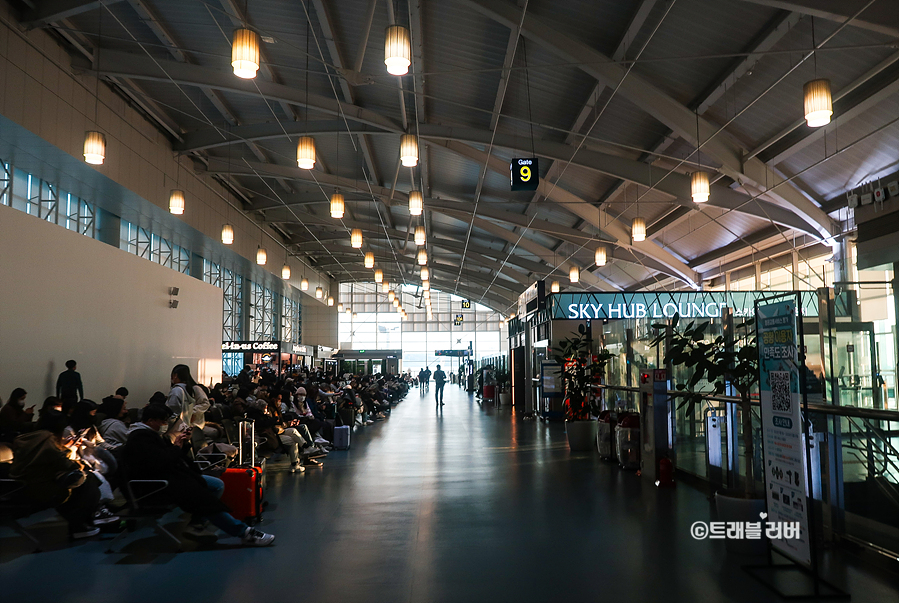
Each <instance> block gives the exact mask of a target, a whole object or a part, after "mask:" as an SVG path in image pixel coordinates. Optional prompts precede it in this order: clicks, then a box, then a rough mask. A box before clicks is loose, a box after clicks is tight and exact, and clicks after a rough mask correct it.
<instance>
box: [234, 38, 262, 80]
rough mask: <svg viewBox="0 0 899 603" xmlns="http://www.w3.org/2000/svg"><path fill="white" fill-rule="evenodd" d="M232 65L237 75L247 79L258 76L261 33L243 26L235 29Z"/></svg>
mask: <svg viewBox="0 0 899 603" xmlns="http://www.w3.org/2000/svg"><path fill="white" fill-rule="evenodd" d="M231 67H232V68H233V69H234V75H236V76H237V77H240V78H243V79H245V80H251V79H253V78H254V77H256V72H257V71H259V34H257V33H256V32H255V31H253V30H251V29H245V28H243V27H241V28H239V29H235V30H234V38H233V43H232V44H231Z"/></svg>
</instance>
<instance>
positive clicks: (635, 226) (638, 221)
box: [631, 218, 646, 243]
mask: <svg viewBox="0 0 899 603" xmlns="http://www.w3.org/2000/svg"><path fill="white" fill-rule="evenodd" d="M631 238H632V239H633V240H634V242H635V243H639V242H640V241H645V240H646V220H644V219H643V218H634V219H633V221H632V222H631Z"/></svg>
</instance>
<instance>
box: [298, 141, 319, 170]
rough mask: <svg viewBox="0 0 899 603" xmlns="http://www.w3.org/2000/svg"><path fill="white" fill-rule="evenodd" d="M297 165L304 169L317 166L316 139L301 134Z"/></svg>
mask: <svg viewBox="0 0 899 603" xmlns="http://www.w3.org/2000/svg"><path fill="white" fill-rule="evenodd" d="M297 165H298V166H299V167H300V168H302V169H304V170H311V169H312V168H314V167H315V139H314V138H312V137H311V136H301V137H300V140H299V141H297Z"/></svg>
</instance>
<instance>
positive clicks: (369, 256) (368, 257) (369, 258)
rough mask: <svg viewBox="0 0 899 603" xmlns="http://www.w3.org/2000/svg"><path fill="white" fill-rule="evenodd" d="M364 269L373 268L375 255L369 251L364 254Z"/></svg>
mask: <svg viewBox="0 0 899 603" xmlns="http://www.w3.org/2000/svg"><path fill="white" fill-rule="evenodd" d="M365 267H366V268H374V267H375V254H373V253H372V252H371V251H368V252H366V254H365Z"/></svg>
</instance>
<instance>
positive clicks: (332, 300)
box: [328, 295, 334, 308]
mask: <svg viewBox="0 0 899 603" xmlns="http://www.w3.org/2000/svg"><path fill="white" fill-rule="evenodd" d="M333 305H334V298H333V297H331V296H330V295H329V296H328V307H329V308H330V307H332V306H333Z"/></svg>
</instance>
